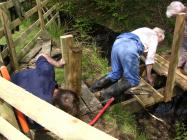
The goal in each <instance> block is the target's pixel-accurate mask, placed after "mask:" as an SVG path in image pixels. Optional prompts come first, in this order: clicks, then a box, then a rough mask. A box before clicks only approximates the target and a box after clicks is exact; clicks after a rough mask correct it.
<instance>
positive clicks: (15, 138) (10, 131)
mask: <svg viewBox="0 0 187 140" xmlns="http://www.w3.org/2000/svg"><path fill="white" fill-rule="evenodd" d="M0 124H1V125H0V133H1V134H2V135H3V136H4V137H6V138H7V139H8V140H30V139H29V138H28V137H26V136H25V135H24V134H23V133H21V132H20V131H19V130H18V129H16V128H15V127H14V126H12V125H11V124H10V123H9V122H7V121H6V120H5V119H3V117H0Z"/></svg>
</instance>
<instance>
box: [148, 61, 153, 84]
mask: <svg viewBox="0 0 187 140" xmlns="http://www.w3.org/2000/svg"><path fill="white" fill-rule="evenodd" d="M152 68H153V64H149V65H146V75H147V81H148V82H149V84H151V85H153V84H154V80H153V78H152V75H151V70H152Z"/></svg>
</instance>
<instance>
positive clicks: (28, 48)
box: [18, 30, 41, 61]
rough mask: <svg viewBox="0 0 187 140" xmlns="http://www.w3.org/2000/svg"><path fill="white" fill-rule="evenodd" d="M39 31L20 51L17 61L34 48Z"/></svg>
mask: <svg viewBox="0 0 187 140" xmlns="http://www.w3.org/2000/svg"><path fill="white" fill-rule="evenodd" d="M40 33H41V30H40V31H39V32H38V33H37V34H36V35H35V36H34V38H33V39H32V40H31V41H30V42H29V43H28V44H27V45H26V46H25V47H24V48H23V49H22V50H21V52H20V53H19V54H18V61H20V60H21V59H22V58H23V57H24V56H25V55H26V54H27V53H28V52H29V50H31V49H32V48H33V47H34V44H35V43H36V40H37V38H38V36H39V35H40Z"/></svg>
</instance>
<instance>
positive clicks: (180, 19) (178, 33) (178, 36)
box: [164, 14, 185, 102]
mask: <svg viewBox="0 0 187 140" xmlns="http://www.w3.org/2000/svg"><path fill="white" fill-rule="evenodd" d="M184 23H185V14H181V15H177V17H176V23H175V31H174V36H173V42H172V52H171V60H170V63H169V70H168V77H167V81H166V89H165V93H164V100H165V102H167V101H170V100H171V98H172V96H173V88H174V85H175V72H176V69H177V65H178V56H179V48H180V43H181V41H182V38H183V34H184Z"/></svg>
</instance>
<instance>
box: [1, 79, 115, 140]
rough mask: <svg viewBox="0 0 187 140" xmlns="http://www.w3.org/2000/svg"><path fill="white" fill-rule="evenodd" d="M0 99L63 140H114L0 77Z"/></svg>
mask: <svg viewBox="0 0 187 140" xmlns="http://www.w3.org/2000/svg"><path fill="white" fill-rule="evenodd" d="M0 83H1V84H0V93H1V94H0V98H2V99H3V100H5V101H7V102H8V103H9V104H10V105H12V106H13V107H15V108H16V109H18V110H20V111H21V112H23V113H24V114H25V115H27V116H28V117H30V118H31V119H32V120H34V121H36V122H37V123H38V124H40V125H42V126H43V127H45V128H46V129H48V130H50V131H51V132H53V133H54V134H56V135H57V136H59V137H60V138H62V139H65V140H77V139H79V140H116V138H114V137H112V136H110V135H108V134H106V133H104V132H102V131H100V130H98V129H96V128H94V127H91V126H90V125H88V124H86V123H84V122H82V121H81V120H79V119H77V118H75V117H73V116H71V115H69V114H67V113H65V112H63V111H62V110H60V109H58V108H56V107H54V106H53V105H51V104H49V103H47V102H46V101H44V100H41V99H39V98H38V97H36V96H34V95H32V94H31V93H29V92H27V91H26V90H24V89H22V88H20V87H18V86H17V85H15V84H13V83H11V82H10V81H7V80H5V79H3V78H1V77H0Z"/></svg>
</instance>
